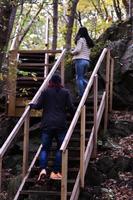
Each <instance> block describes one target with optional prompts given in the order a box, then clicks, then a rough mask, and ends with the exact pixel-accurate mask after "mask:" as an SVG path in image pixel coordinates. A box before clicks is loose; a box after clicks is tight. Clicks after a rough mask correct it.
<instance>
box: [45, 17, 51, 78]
mask: <svg viewBox="0 0 133 200" xmlns="http://www.w3.org/2000/svg"><path fill="white" fill-rule="evenodd" d="M49 22H50V20H49V17H47V21H46V30H45V33H46V35H45V46H46V49H47V50H48V48H49ZM48 63H49V55H48V53H45V66H44V78H46V77H47V75H48Z"/></svg>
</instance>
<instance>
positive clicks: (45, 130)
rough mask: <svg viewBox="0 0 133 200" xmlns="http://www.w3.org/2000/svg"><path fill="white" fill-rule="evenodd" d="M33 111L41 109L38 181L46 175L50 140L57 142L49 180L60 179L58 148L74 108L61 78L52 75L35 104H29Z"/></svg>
mask: <svg viewBox="0 0 133 200" xmlns="http://www.w3.org/2000/svg"><path fill="white" fill-rule="evenodd" d="M29 105H30V107H31V108H33V109H43V113H42V119H41V135H42V145H43V147H42V150H41V153H40V168H41V172H40V174H39V177H38V181H40V180H43V179H44V177H45V176H46V175H47V165H48V155H49V153H50V149H51V146H52V140H53V138H55V140H56V142H57V151H56V155H55V161H54V166H53V170H52V172H51V174H50V178H51V179H58V180H60V179H61V178H62V175H61V152H60V150H59V149H60V147H61V144H62V142H63V140H64V138H65V135H66V132H67V124H66V122H67V120H66V117H67V111H69V112H70V113H71V114H72V115H73V114H74V112H75V107H74V105H73V103H72V98H71V95H70V92H69V90H67V89H65V88H64V87H63V86H62V85H61V77H60V75H59V74H54V75H53V76H52V78H51V80H50V81H49V85H48V87H47V89H45V90H44V91H43V92H42V94H41V96H40V98H39V99H38V102H37V103H36V104H29Z"/></svg>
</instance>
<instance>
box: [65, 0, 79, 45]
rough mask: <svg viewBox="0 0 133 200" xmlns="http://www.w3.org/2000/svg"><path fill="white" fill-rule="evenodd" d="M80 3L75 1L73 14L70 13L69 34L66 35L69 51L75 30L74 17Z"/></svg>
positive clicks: (77, 0)
mask: <svg viewBox="0 0 133 200" xmlns="http://www.w3.org/2000/svg"><path fill="white" fill-rule="evenodd" d="M78 2H79V0H73V2H72V7H71V12H70V15H69V17H68V24H67V33H66V48H67V49H70V48H71V37H72V29H73V24H74V16H75V13H76V8H77V4H78Z"/></svg>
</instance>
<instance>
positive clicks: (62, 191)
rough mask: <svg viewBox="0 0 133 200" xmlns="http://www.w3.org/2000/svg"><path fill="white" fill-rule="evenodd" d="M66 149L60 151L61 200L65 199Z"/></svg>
mask: <svg viewBox="0 0 133 200" xmlns="http://www.w3.org/2000/svg"><path fill="white" fill-rule="evenodd" d="M67 171H68V150H67V149H66V150H65V151H63V152H62V180H61V200H67Z"/></svg>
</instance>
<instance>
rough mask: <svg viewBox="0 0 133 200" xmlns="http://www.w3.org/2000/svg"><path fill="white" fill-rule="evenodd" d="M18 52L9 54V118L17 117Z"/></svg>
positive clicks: (14, 51)
mask: <svg viewBox="0 0 133 200" xmlns="http://www.w3.org/2000/svg"><path fill="white" fill-rule="evenodd" d="M17 56H18V54H17V50H13V51H11V52H10V53H9V73H8V82H7V85H8V116H14V115H15V100H16V79H17Z"/></svg>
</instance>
